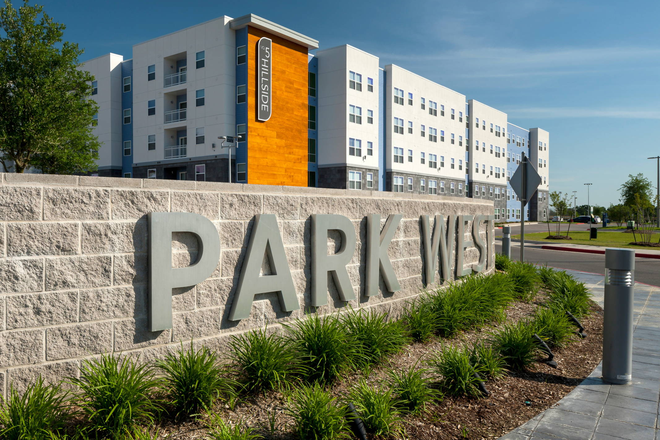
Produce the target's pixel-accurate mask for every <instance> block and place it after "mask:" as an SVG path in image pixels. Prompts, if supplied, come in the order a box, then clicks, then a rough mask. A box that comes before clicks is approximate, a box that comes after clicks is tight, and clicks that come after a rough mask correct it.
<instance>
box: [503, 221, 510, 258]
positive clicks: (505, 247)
mask: <svg viewBox="0 0 660 440" xmlns="http://www.w3.org/2000/svg"><path fill="white" fill-rule="evenodd" d="M502 234H504V235H503V236H502V255H504V256H505V257H507V258H511V227H510V226H504V227H503V228H502Z"/></svg>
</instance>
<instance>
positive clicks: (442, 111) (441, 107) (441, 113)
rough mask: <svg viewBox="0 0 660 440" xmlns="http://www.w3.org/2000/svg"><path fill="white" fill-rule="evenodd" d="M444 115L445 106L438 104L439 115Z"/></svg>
mask: <svg viewBox="0 0 660 440" xmlns="http://www.w3.org/2000/svg"><path fill="white" fill-rule="evenodd" d="M444 115H445V106H444V105H441V106H440V116H444Z"/></svg>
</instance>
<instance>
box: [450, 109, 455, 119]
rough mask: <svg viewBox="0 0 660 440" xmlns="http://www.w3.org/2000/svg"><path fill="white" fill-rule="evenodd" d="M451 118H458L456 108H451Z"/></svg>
mask: <svg viewBox="0 0 660 440" xmlns="http://www.w3.org/2000/svg"><path fill="white" fill-rule="evenodd" d="M451 118H452V119H456V115H455V114H454V109H451Z"/></svg>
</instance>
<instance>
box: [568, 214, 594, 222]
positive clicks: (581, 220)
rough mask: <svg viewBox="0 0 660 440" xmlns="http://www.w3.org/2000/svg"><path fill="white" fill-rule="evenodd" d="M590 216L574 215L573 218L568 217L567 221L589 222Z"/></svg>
mask: <svg viewBox="0 0 660 440" xmlns="http://www.w3.org/2000/svg"><path fill="white" fill-rule="evenodd" d="M590 220H591V218H590V217H589V216H588V215H581V216H579V217H575V218H573V219H570V220H569V222H573V223H589V221H590Z"/></svg>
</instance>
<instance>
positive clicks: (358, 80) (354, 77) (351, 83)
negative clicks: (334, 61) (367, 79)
mask: <svg viewBox="0 0 660 440" xmlns="http://www.w3.org/2000/svg"><path fill="white" fill-rule="evenodd" d="M348 88H349V89H353V90H357V91H358V92H361V91H362V75H360V74H359V73H355V72H353V71H349V72H348Z"/></svg>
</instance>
